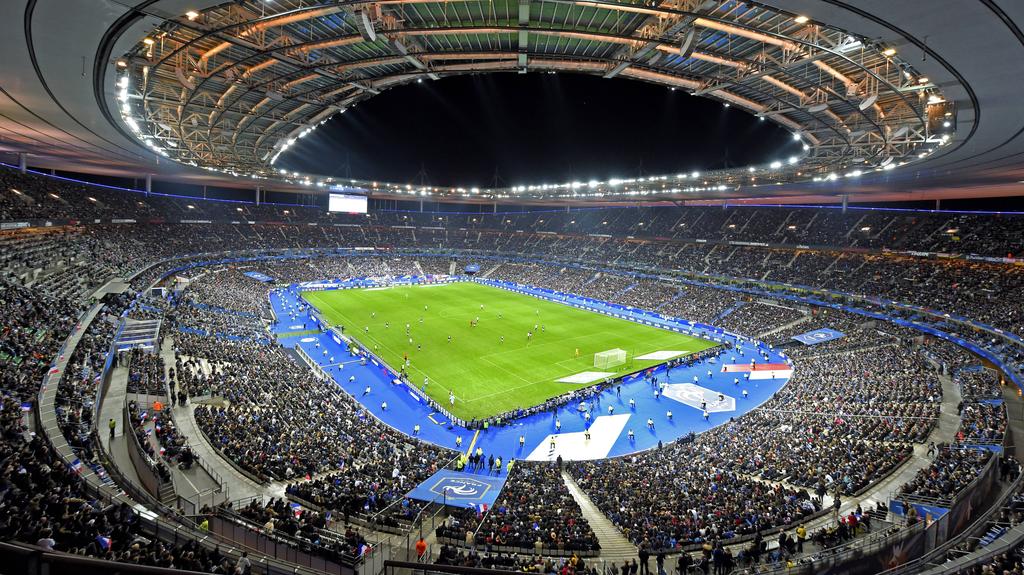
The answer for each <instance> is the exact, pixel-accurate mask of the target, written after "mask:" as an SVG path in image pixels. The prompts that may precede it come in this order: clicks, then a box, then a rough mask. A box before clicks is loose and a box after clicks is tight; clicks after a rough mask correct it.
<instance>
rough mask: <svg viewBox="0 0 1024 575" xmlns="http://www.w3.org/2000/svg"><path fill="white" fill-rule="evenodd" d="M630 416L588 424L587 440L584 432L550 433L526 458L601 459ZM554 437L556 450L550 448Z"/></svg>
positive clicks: (544, 459) (624, 414) (552, 459)
mask: <svg viewBox="0 0 1024 575" xmlns="http://www.w3.org/2000/svg"><path fill="white" fill-rule="evenodd" d="M629 417H630V415H629V414H628V413H622V414H619V415H602V416H601V417H598V418H596V419H595V420H594V423H592V424H590V440H589V441H588V440H587V439H586V433H585V432H583V431H574V432H572V433H558V434H550V435H548V436H547V437H545V438H544V441H542V442H540V443H539V444H538V445H537V447H535V448H534V449H533V451H532V452H531V453H530V455H528V456H527V457H526V459H527V460H529V461H554V460H556V459H558V456H559V455H561V456H562V459H563V460H565V461H582V460H586V459H604V458H605V457H608V452H609V451H611V449H612V445H615V441H616V440H617V439H618V438H619V435H621V434H622V430H623V429H625V427H626V422H627V421H629ZM552 436H554V438H555V449H554V450H552V449H551V438H552Z"/></svg>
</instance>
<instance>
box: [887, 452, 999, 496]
mask: <svg viewBox="0 0 1024 575" xmlns="http://www.w3.org/2000/svg"><path fill="white" fill-rule="evenodd" d="M938 449H939V450H938V454H937V455H936V457H935V459H934V460H933V461H932V463H931V465H929V466H928V467H925V468H923V469H921V470H920V471H918V472H917V474H916V475H915V476H914V478H913V479H911V480H910V481H908V482H906V483H904V484H903V486H902V487H900V491H899V493H900V495H901V496H903V495H919V496H924V497H929V498H933V499H946V498H949V497H952V496H953V495H954V494H955V493H957V492H959V491H960V490H962V489H963V488H964V487H967V486H968V485H969V484H970V483H971V482H972V481H974V480H975V479H976V478H977V477H978V475H979V474H980V473H981V470H982V468H983V467H984V466H985V464H986V463H988V460H989V459H990V458H991V457H992V452H991V451H988V450H987V449H973V448H965V447H961V446H958V445H940V446H938Z"/></svg>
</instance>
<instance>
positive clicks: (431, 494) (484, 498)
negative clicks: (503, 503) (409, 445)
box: [406, 469, 505, 509]
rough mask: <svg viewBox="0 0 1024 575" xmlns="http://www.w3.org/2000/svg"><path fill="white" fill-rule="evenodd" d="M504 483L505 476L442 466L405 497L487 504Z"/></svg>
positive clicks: (477, 506) (461, 504)
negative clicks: (453, 469) (479, 473)
mask: <svg viewBox="0 0 1024 575" xmlns="http://www.w3.org/2000/svg"><path fill="white" fill-rule="evenodd" d="M504 485H505V476H504V475H501V476H499V477H494V476H491V475H475V474H472V473H463V472H461V471H449V470H447V469H442V470H441V471H438V472H437V473H435V474H434V475H432V476H431V477H430V479H427V480H426V481H424V482H423V483H420V484H419V485H417V486H416V488H415V489H413V490H412V491H410V492H409V493H407V494H406V497H409V498H412V499H419V500H421V501H436V502H438V503H447V504H448V505H451V506H454V507H473V508H474V509H482V507H483V506H484V505H486V506H488V507H490V506H492V505H494V501H495V500H496V499H497V498H498V494H499V493H501V488H502V486H504Z"/></svg>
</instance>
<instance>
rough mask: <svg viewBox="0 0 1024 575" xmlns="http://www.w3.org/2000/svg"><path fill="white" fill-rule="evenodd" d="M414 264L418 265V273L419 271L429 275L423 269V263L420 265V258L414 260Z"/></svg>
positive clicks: (421, 273) (422, 274) (421, 274)
mask: <svg viewBox="0 0 1024 575" xmlns="http://www.w3.org/2000/svg"><path fill="white" fill-rule="evenodd" d="M412 264H413V265H414V266H416V272H417V273H418V274H419V275H420V276H425V275H427V272H425V271H423V266H421V265H420V260H413V262H412Z"/></svg>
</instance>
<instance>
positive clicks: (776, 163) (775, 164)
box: [768, 160, 782, 170]
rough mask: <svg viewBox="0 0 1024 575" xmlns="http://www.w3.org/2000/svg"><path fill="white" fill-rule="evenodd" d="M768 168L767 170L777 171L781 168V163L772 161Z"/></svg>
mask: <svg viewBox="0 0 1024 575" xmlns="http://www.w3.org/2000/svg"><path fill="white" fill-rule="evenodd" d="M768 167H769V168H771V169H773V170H777V169H779V168H781V167H782V162H780V161H778V160H775V161H774V162H772V163H771V164H768Z"/></svg>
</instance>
